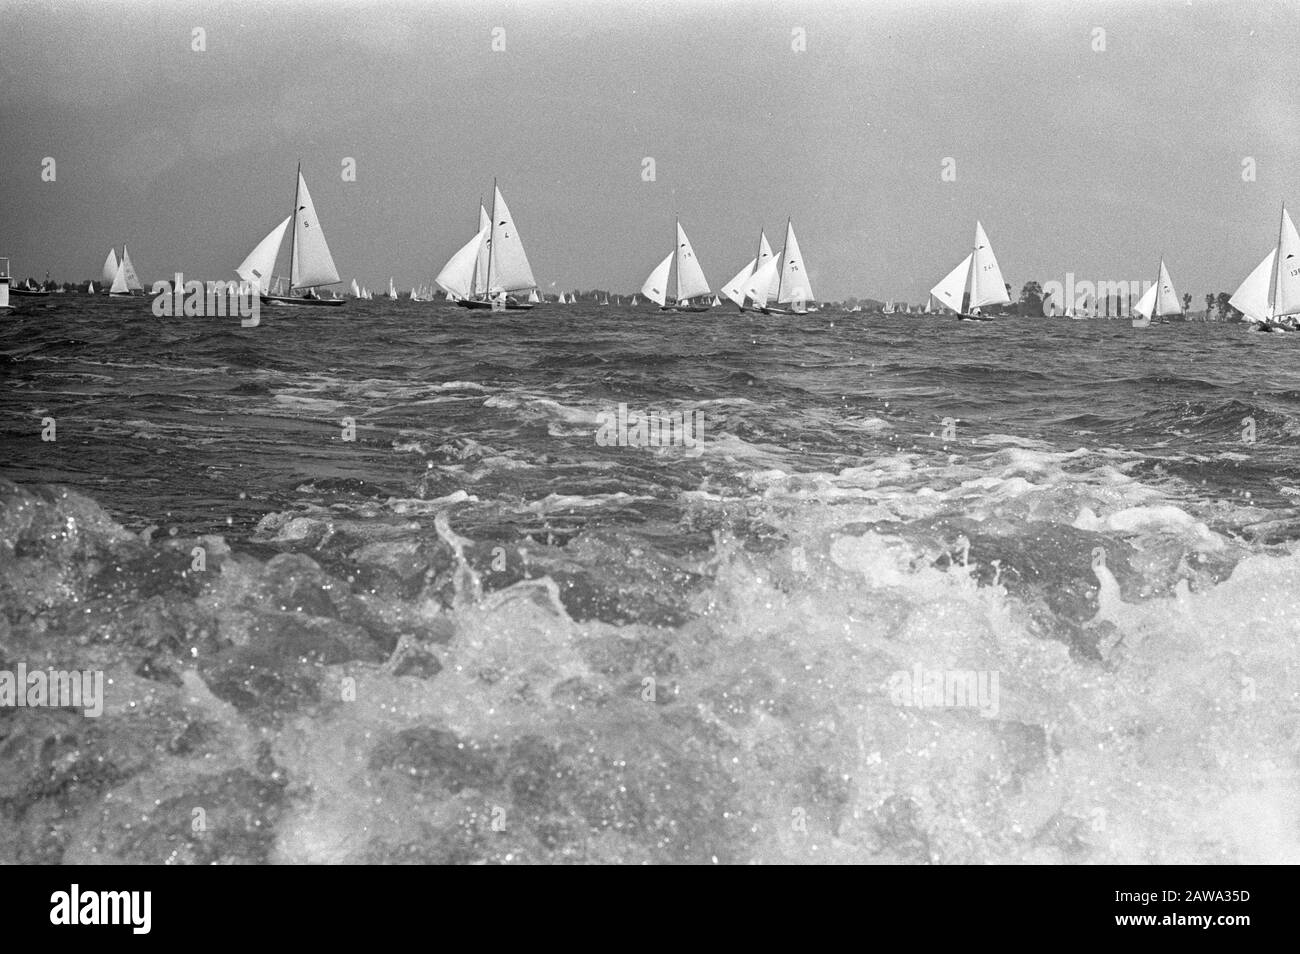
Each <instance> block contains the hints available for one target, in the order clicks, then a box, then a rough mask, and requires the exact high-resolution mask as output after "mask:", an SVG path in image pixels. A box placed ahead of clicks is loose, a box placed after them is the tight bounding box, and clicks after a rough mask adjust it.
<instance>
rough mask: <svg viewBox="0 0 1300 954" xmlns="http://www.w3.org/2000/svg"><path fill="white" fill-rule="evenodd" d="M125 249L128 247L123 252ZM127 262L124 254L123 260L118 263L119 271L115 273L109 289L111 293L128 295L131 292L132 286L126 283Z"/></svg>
mask: <svg viewBox="0 0 1300 954" xmlns="http://www.w3.org/2000/svg"><path fill="white" fill-rule="evenodd" d="M125 251H126V249H125V248H124V249H123V252H125ZM125 264H126V259H125V255H124V256H123V260H122V261H121V262H118V263H117V271H116V272H114V273H113V284H112V286H110V287H109V289H108V293H109V294H110V295H127V294H130V292H131V286H130V285H128V284H127V283H126V268H125Z"/></svg>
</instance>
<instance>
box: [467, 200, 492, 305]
mask: <svg viewBox="0 0 1300 954" xmlns="http://www.w3.org/2000/svg"><path fill="white" fill-rule="evenodd" d="M478 207H479V208H480V209H482V208H483V193H481V192H480V193H479V196H478ZM479 221H480V220H479V219H475V220H474V225H475V229H474V231H475V232H477V231H478V224H479ZM488 254H489V255H490V254H492V231H491V229H489V230H488ZM477 295H478V259H477V258H475V260H474V274H472V275H471V276H470V278H469V297H470V298H474V297H476V296H477Z"/></svg>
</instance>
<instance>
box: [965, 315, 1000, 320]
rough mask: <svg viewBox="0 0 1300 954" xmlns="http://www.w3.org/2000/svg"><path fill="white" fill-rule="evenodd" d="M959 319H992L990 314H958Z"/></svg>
mask: <svg viewBox="0 0 1300 954" xmlns="http://www.w3.org/2000/svg"><path fill="white" fill-rule="evenodd" d="M957 320H958V321H992V320H993V319H992V318H991V317H990V316H988V315H958V316H957Z"/></svg>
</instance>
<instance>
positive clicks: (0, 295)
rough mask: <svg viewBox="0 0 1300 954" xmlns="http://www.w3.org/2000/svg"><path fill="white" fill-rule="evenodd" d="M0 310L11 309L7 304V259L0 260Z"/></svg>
mask: <svg viewBox="0 0 1300 954" xmlns="http://www.w3.org/2000/svg"><path fill="white" fill-rule="evenodd" d="M0 308H13V305H11V304H9V259H7V258H0Z"/></svg>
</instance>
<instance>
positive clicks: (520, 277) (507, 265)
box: [487, 189, 537, 295]
mask: <svg viewBox="0 0 1300 954" xmlns="http://www.w3.org/2000/svg"><path fill="white" fill-rule="evenodd" d="M492 215H493V220H492V248H491V254H490V255H489V256H488V282H487V291H488V294H490V295H495V294H497V293H499V292H513V291H525V290H526V289H529V288H536V287H537V279H535V278H533V270H532V268H531V267H530V266H529V264H528V256H527V254H525V253H524V243H523V240H522V239H521V238H520V237H519V230H518V229H516V228H515V220H514V219H513V218H512V217H511V215H510V209H509V208H508V207H507V206H506V200H505V197H504V196H502V195H501V190H500V189H497V190H496V198H495V199H494V204H493V206H492Z"/></svg>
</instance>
